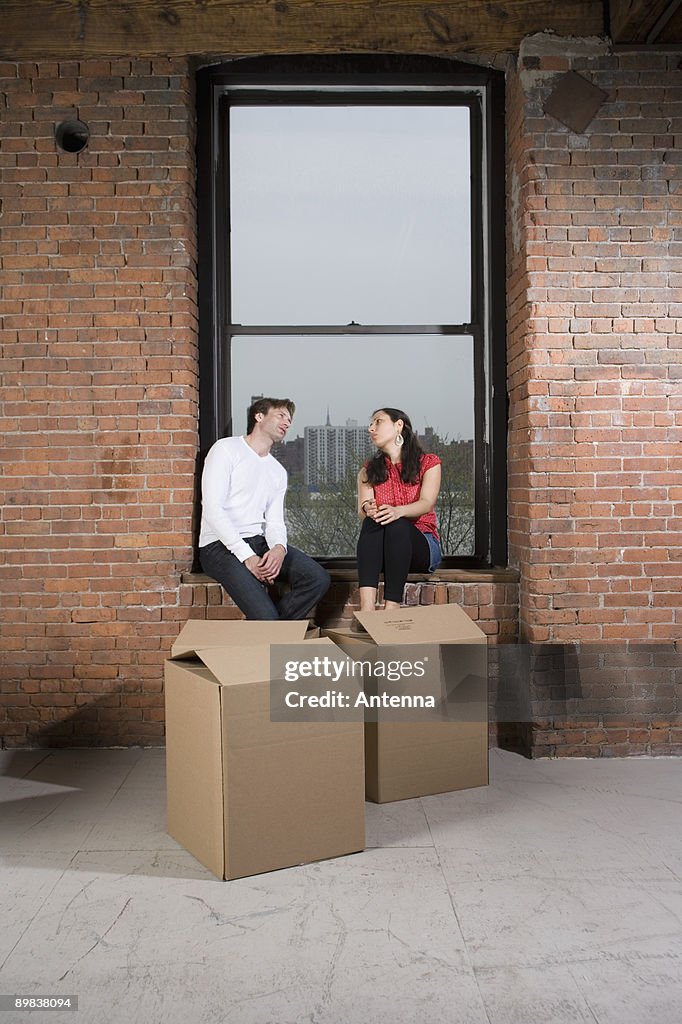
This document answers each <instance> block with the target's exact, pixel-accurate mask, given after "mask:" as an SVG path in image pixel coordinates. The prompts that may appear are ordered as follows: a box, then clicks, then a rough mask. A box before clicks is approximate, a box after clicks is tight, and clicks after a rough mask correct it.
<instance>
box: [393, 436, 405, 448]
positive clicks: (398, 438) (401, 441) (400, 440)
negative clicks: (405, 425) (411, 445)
mask: <svg viewBox="0 0 682 1024" xmlns="http://www.w3.org/2000/svg"><path fill="white" fill-rule="evenodd" d="M395 443H396V445H397V446H398V448H402V446H403V445H404V444H405V438H404V437H403V435H402V434H396V435H395Z"/></svg>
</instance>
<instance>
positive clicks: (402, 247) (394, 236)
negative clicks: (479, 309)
mask: <svg viewBox="0 0 682 1024" xmlns="http://www.w3.org/2000/svg"><path fill="white" fill-rule="evenodd" d="M468 118H469V115H468V110H467V108H466V107H450V106H440V107H438V106H433V107H421V106H419V107H392V106H381V107H378V106H377V107H375V106H372V107H358V106H354V107H329V106H322V107H311V106H306V107H294V106H279V105H274V106H264V107H252V106H245V107H238V106H237V107H233V108H232V109H231V114H230V163H231V174H232V178H231V258H232V296H233V310H232V319H233V321H235V322H238V323H244V324H249V325H266V324H267V325H271V324H287V325H331V324H347V323H350V322H351V321H354V322H356V323H359V324H364V325H367V324H373V325H392V324H433V325H438V324H443V323H463V322H467V321H468V320H469V319H470V309H469V292H470V266H469V263H470V260H469V249H470V224H469V202H470V199H469V148H468V147H469V143H468V134H469V127H468ZM261 393H262V394H266V395H268V394H273V395H275V396H276V397H291V398H293V399H294V401H295V402H296V404H297V409H298V411H297V415H296V418H295V421H294V426H293V428H292V430H291V431H290V437H294V436H296V434H298V433H300V434H302V433H303V427H304V426H305V425H306V424H311V425H312V424H319V423H324V422H325V421H326V416H327V409H329V411H330V417H331V422H332V423H336V424H343V423H345V422H346V419H349V418H350V419H356V420H358V422H360V423H366V422H367V421H368V419H369V415H370V413H371V412H372V411H373V410H374V409H376V408H377V407H379V406H381V405H382V404H389V405H394V406H397V407H399V408H403V409H405V411H406V412H407V413H408V415H410V417H411V418H412V421H413V425H414V426H415V427H416V428H417V429H418V430H423V428H424V427H425V426H427V425H428V426H433V427H434V428H435V429H436V430H437V431H438V432H439V433H440V434H441V436H445V435H447V436H449V437H452V438H454V437H464V438H469V437H473V406H472V395H473V369H472V343H471V339H470V338H465V337H444V336H442V335H426V336H425V335H415V336H408V337H405V336H389V337H387V336H383V337H380V336H376V335H368V336H364V337H363V336H358V337H356V336H344V337H341V338H339V337H324V336H323V337H304V336H298V337H296V336H292V337H289V338H287V339H283V338H281V337H280V338H272V337H261V338H255V337H253V336H243V337H241V338H240V337H237V338H235V339H234V340H233V350H232V397H233V410H234V425H233V429H234V430H235V432H241V431H243V429H244V425H245V423H244V413H243V410H245V408H246V406H247V405H248V403H249V399H250V397H251V395H254V394H261Z"/></svg>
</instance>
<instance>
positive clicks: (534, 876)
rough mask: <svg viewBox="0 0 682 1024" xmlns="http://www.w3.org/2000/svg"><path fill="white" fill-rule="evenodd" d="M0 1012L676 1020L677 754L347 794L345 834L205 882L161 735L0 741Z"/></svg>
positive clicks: (248, 1020)
mask: <svg viewBox="0 0 682 1024" xmlns="http://www.w3.org/2000/svg"><path fill="white" fill-rule="evenodd" d="M0 769H1V770H2V772H3V776H2V778H1V779H0V797H1V800H2V803H1V804H0V862H1V867H0V909H1V916H0V965H1V966H0V994H5V995H8V994H15V993H16V994H21V995H28V996H30V995H49V994H58V993H60V994H62V995H64V994H72V995H78V997H79V1009H78V1011H77V1012H65V1011H61V1012H58V1011H34V1012H16V1011H13V1010H11V1011H8V1012H0V1024H15V1022H23V1021H27V1022H31V1024H37V1022H38V1021H41V1020H47V1021H50V1022H56V1021H58V1020H64V1021H67V1024H68V1022H73V1024H86V1022H87V1024H90V1022H92V1024H106V1022H109V1021H111V1022H116V1024H119V1022H120V1024H126V1022H131V1021H132V1022H137V1021H139V1022H141V1024H156V1022H159V1024H161V1022H164V1024H167V1022H168V1024H176V1022H177V1024H202V1022H227V1024H302V1022H306V1024H384V1022H386V1024H389V1022H390V1024H415V1022H419V1024H432V1022H433V1024H440V1022H444V1024H446V1022H447V1024H569V1022H570V1024H576V1022H580V1024H582V1022H588V1024H595V1022H598V1024H679V1022H680V1021H681V1020H682V814H681V813H680V812H681V810H682V807H681V805H682V760H676V759H639V758H637V759H629V760H598V761H583V760H561V761H526V760H524V759H523V758H521V757H518V756H516V755H514V754H509V753H505V752H502V751H499V750H493V751H492V752H491V784H490V786H489V787H488V788H486V789H477V790H469V791H468V792H463V793H451V794H447V795H445V796H439V797H429V798H426V799H423V800H411V801H408V802H405V803H397V804H388V805H384V806H382V807H379V806H375V805H372V804H368V805H367V818H368V844H369V848H368V850H367V851H366V852H365V853H362V854H356V855H355V856H352V857H344V858H340V859H338V860H332V861H325V862H322V863H318V864H312V865H309V866H306V867H300V868H292V869H289V870H286V871H277V872H273V873H272V874H268V875H259V876H256V877H253V878H246V879H241V880H239V881H234V882H219V881H217V880H216V879H215V878H214V877H213V876H212V875H210V874H209V872H208V871H206V870H205V869H204V868H202V867H201V865H200V864H198V863H197V862H196V861H195V860H194V859H193V858H192V857H191V856H190V855H189V854H188V853H186V852H185V851H184V850H183V849H181V848H180V847H179V846H178V845H177V844H176V843H175V842H174V841H173V840H172V839H171V838H170V837H169V836H168V835H167V834H166V832H165V826H164V754H163V751H162V750H141V749H131V750H59V751H52V752H50V751H17V752H12V751H2V752H0Z"/></svg>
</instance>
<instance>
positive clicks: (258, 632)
mask: <svg viewBox="0 0 682 1024" xmlns="http://www.w3.org/2000/svg"><path fill="white" fill-rule="evenodd" d="M307 629H308V620H307V619H299V620H296V621H286V620H284V619H277V620H275V621H274V622H255V621H252V620H249V621H247V620H246V619H237V620H235V619H216V620H208V619H190V620H189V621H188V622H186V623H185V625H184V626H183V627H182V629H181V631H180V635H179V636H178V638H177V640H176V641H175V643H174V644H173V646H172V648H171V658H186V657H188V655H191V654H196V653H197V651H198V650H206V649H207V648H209V647H231V646H233V645H237V646H242V647H244V646H248V645H250V644H254V645H255V644H281V643H295V642H296V641H298V640H303V639H304V638H305V635H306V630H307Z"/></svg>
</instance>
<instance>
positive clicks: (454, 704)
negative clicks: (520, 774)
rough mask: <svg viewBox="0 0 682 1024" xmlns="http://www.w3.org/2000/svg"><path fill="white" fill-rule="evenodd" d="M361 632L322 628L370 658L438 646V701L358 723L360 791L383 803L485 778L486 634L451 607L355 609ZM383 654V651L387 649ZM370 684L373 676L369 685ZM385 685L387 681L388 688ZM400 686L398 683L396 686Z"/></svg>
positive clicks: (356, 655) (355, 653)
mask: <svg viewBox="0 0 682 1024" xmlns="http://www.w3.org/2000/svg"><path fill="white" fill-rule="evenodd" d="M356 618H357V619H358V620H359V621H360V622H361V623H362V625H363V626H364V627H365V629H366V630H367V635H363V634H356V633H351V632H350V631H349V630H324V631H323V632H324V635H325V636H328V637H330V638H331V639H332V640H334V642H335V643H336V644H337V645H338V646H339V647H341V649H342V650H343V651H344V652H345V653H346V654H348V655H349V656H350V657H352V658H354V659H356V660H361V661H364V660H367V659H372V658H374V659H377V658H378V657H379V655H380V652H382V653H383V656H384V658H385V657H393V656H394V655H395V654H396V653H397V654H399V653H400V649H401V647H402V648H404V649H406V648H405V645H410V646H411V645H417V646H416V647H414V648H412V650H413V651H414V650H419V648H420V647H422V646H423V649H424V650H426V649H428V647H429V645H433V647H432V649H433V650H435V651H436V652H437V654H436V659H437V661H438V678H437V679H436V687H435V688H436V689H437V690H439V691H440V693H439V695H440V701H439V703H437V706H436V707H435V709H434V710H433V711H432V712H430V713H429V715H428V717H425V716H424V715H421V716H420V717H419V718H418V719H417V718H415V720H409V718H410V716H409V713H406V714H404V715H403V718H404V719H405V720H396V718H397V717H398V715H397V714H395V713H390V712H387V713H384V712H382V711H379V712H377V714H376V716H375V717H376V721H366V722H365V786H366V789H365V792H366V796H367V799H368V800H371V801H373V802H374V803H386V802H388V801H391V800H407V799H410V798H413V797H419V796H428V795H430V794H434V793H445V792H450V791H452V790H458V789H469V788H472V787H474V786H486V785H487V784H488V665H487V638H486V636H485V633H483V632H482V630H480V629H479V628H478V626H477V625H476V624H475V623H474V622H472V621H471V619H470V618H469V616H468V615H467V614H466V612H465V611H464V610H463V609H462V608H460V607H459V606H458V605H452V604H448V605H436V606H431V607H417V608H400V609H396V610H389V611H378V612H356ZM386 652H388V654H386ZM374 685H375V686H376V681H375V684H374ZM388 688H390V687H387V689H388ZM400 688H402V689H404V688H405V683H404V682H403V683H401V684H400Z"/></svg>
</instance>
